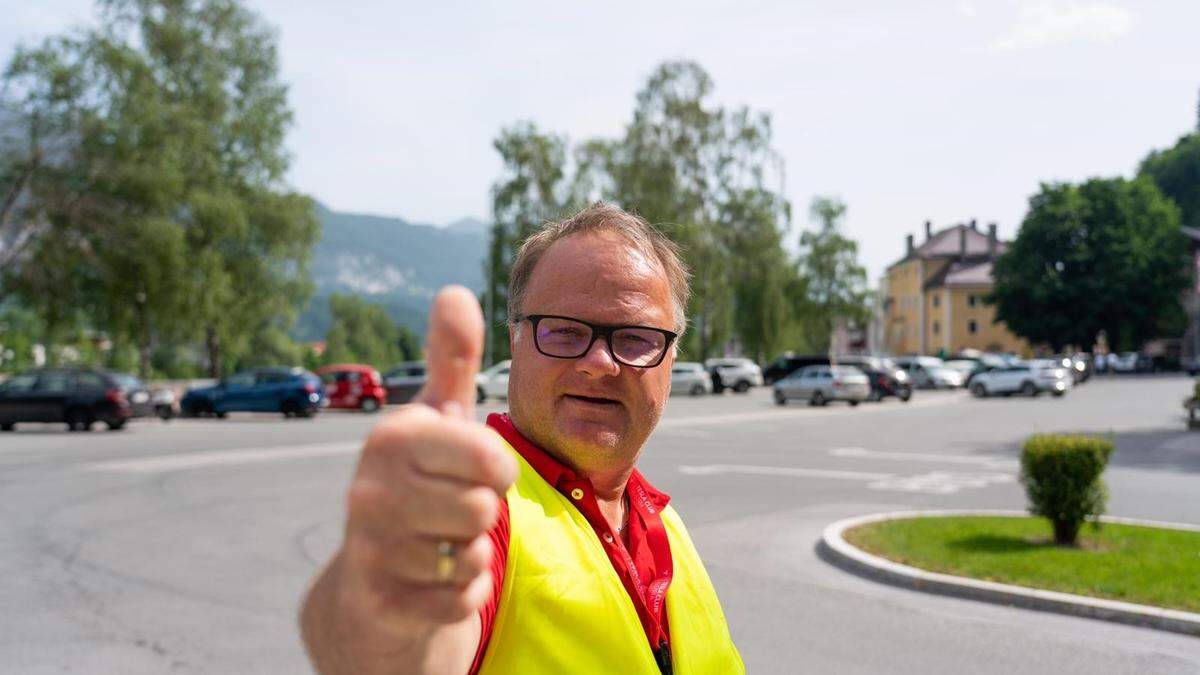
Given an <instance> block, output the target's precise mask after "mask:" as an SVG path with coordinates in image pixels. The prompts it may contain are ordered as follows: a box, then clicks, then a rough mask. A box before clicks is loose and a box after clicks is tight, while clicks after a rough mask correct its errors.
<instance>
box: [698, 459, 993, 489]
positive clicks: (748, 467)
mask: <svg viewBox="0 0 1200 675" xmlns="http://www.w3.org/2000/svg"><path fill="white" fill-rule="evenodd" d="M679 472H680V473H683V474H686V475H689V476H711V475H716V474H726V473H739V474H751V475H760V476H789V477H794V478H833V479H837V480H857V481H862V482H865V483H868V484H867V487H868V488H870V489H872V490H894V491H898V492H922V493H926V494H935V495H949V494H954V493H956V492H958V491H959V490H964V489H977V488H983V487H987V486H989V485H994V484H1000V483H1011V482H1013V481H1014V480H1015V478H1014V477H1013V476H1012V475H1011V474H1007V473H991V472H974V473H955V472H951V471H933V472H930V473H922V474H917V475H914V476H897V475H894V474H890V473H871V472H868V471H839V470H834V469H807V468H803V467H794V466H760V465H753V464H702V465H682V466H680V467H679Z"/></svg>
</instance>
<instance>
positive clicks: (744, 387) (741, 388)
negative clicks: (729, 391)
mask: <svg viewBox="0 0 1200 675" xmlns="http://www.w3.org/2000/svg"><path fill="white" fill-rule="evenodd" d="M733 391H734V392H735V393H738V394H744V393H746V392H748V391H750V383H749V382H747V381H745V380H741V381H740V382H738V383H737V384H735V385H733Z"/></svg>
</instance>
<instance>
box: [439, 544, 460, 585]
mask: <svg viewBox="0 0 1200 675" xmlns="http://www.w3.org/2000/svg"><path fill="white" fill-rule="evenodd" d="M437 555H438V558H437V567H436V568H435V569H434V577H436V578H437V580H438V582H439V583H444V582H447V581H450V580H451V579H453V578H454V572H455V570H456V569H458V559H457V558H455V557H454V543H453V542H450V541H446V540H445V539H443V540H442V541H439V542H438V545H437Z"/></svg>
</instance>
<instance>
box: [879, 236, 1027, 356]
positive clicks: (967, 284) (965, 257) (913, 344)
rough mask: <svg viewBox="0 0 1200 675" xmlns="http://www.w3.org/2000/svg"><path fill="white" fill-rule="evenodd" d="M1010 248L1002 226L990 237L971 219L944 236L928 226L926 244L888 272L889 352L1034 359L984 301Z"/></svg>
mask: <svg viewBox="0 0 1200 675" xmlns="http://www.w3.org/2000/svg"><path fill="white" fill-rule="evenodd" d="M1004 250H1005V244H1004V242H1001V241H999V240H998V239H997V238H996V225H995V224H994V223H993V224H991V225H988V231H987V233H986V234H984V233H983V232H980V231H979V229H978V227H977V226H976V224H975V221H971V223H970V224H969V225H954V226H952V227H948V228H946V229H944V230H940V231H938V232H933V231H932V225H931V224H930V222H929V221H926V222H925V243H923V244H921V245H920V246H915V245H914V242H913V236H912V235H911V234H910V235H908V246H907V252H906V254H905V256H904V258H902V259H901V260H900V261H899V262H897V263H895V264H893V265H892V266H891V267H889V268H888V269H887V273H886V275H885V277H884V282H883V307H882V309H883V316H882V317H881V318H882V320H883V326H882V328H883V330H882V333H883V335H882V336H881V337H882V342H883V345H882V346H883V348H884V350H885V351H887V352H889V353H891V354H945V355H952V354H957V353H958V352H959V351H961V350H963V349H978V350H980V351H988V352H1001V353H1010V352H1011V353H1016V354H1021V355H1026V356H1028V355H1030V354H1031V353H1032V350H1031V349H1030V347H1029V344H1028V343H1026V342H1025V341H1024V340H1022V339H1021V338H1018V337H1017V336H1015V335H1013V334H1012V333H1010V332H1009V331H1008V328H1007V327H1005V326H1004V324H1002V323H995V322H994V318H995V308H993V307H992V306H990V305H987V304H984V302H983V299H984V297H986V296H987V294H988V293H989V292H991V290H992V263H993V262H994V261H995V260H996V257H997V256H999V255H1000V254H1001V253H1003V252H1004Z"/></svg>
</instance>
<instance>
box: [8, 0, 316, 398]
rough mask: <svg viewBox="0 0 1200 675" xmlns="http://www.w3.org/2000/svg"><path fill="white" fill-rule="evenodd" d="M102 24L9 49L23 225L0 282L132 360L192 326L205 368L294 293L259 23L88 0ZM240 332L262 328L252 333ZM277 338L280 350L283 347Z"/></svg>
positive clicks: (279, 135)
mask: <svg viewBox="0 0 1200 675" xmlns="http://www.w3.org/2000/svg"><path fill="white" fill-rule="evenodd" d="M102 6H103V10H104V11H103V12H102V15H101V16H102V23H101V25H100V26H99V27H98V28H96V29H95V30H91V31H87V32H82V33H78V34H76V35H73V36H72V37H56V38H51V39H49V40H47V41H45V42H44V43H43V44H42V45H40V46H39V47H37V48H34V49H22V50H19V51H18V52H17V54H16V56H14V58H13V60H12V62H11V63H10V64H9V67H8V69H7V71H6V72H5V76H4V90H5V91H7V92H9V98H10V99H11V102H10V104H9V105H8V106H7V107H8V108H10V109H11V110H14V111H16V114H17V116H18V123H19V126H20V128H21V130H22V134H21V138H22V143H23V145H22V148H23V149H24V152H23V154H22V156H23V157H26V158H27V161H25V163H24V166H25V167H26V168H28V169H29V170H28V171H27V172H26V173H21V172H20V171H18V172H16V173H15V174H14V173H13V172H11V171H9V172H7V173H5V172H4V171H2V170H0V175H19V176H26V175H27V176H28V177H27V178H25V186H24V188H23V190H24V192H23V194H26V195H27V200H26V204H27V207H26V208H25V209H24V210H23V212H22V218H24V219H25V221H26V222H29V223H33V224H35V225H36V226H38V228H40V231H39V232H38V233H37V236H36V237H32V240H31V241H28V244H27V245H26V246H24V247H23V250H22V251H21V252H20V253H19V255H17V256H16V257H15V258H13V259H10V260H9V261H8V262H9V263H11V264H10V265H7V266H6V269H5V270H4V272H5V276H6V280H5V285H6V288H8V289H9V290H11V291H14V292H16V293H17V294H18V295H19V297H20V298H21V299H22V302H23V303H25V304H26V305H27V306H29V307H30V308H31V309H34V310H35V311H37V312H38V313H39V315H41V316H43V318H44V319H45V320H46V322H47V324H48V329H49V331H50V332H54V331H61V330H62V327H63V326H66V325H67V324H68V323H69V321H70V320H71V319H72V317H73V316H74V315H75V314H76V313H82V314H83V316H84V318H85V319H84V322H85V323H86V325H88V326H89V327H90V328H93V329H96V330H99V331H101V332H102V333H103V334H105V335H107V336H109V337H110V338H111V339H112V340H113V341H114V343H116V344H118V345H126V344H134V345H136V347H137V350H138V370H139V371H140V372H141V374H142V375H143V376H146V375H149V371H150V369H151V364H152V359H153V354H154V352H155V345H156V344H174V343H177V342H179V341H181V340H196V339H203V340H204V346H205V350H206V352H207V356H208V359H207V360H208V370H209V374H210V375H213V376H217V375H220V374H222V373H223V372H224V371H225V370H226V363H225V359H226V358H229V359H230V360H232V361H233V362H235V363H236V362H239V361H244V360H246V359H247V358H253V357H251V356H250V355H251V354H256V352H255V351H254V349H255V348H256V347H262V346H264V344H265V345H268V346H269V345H275V346H279V345H277V344H276V343H277V342H278V340H276V338H275V337H274V334H273V333H272V332H271V331H277V330H278V329H279V328H280V325H281V324H283V325H288V324H290V321H291V320H292V319H293V318H294V314H295V311H296V307H297V306H298V305H299V304H300V303H302V302H303V301H304V299H305V297H306V295H307V293H308V281H307V274H306V270H305V266H306V263H307V259H308V255H309V250H310V249H311V247H312V244H313V242H314V241H315V240H316V238H317V236H318V235H319V229H318V226H317V224H316V221H315V219H314V217H313V214H312V210H313V208H312V203H311V201H310V200H309V199H308V198H306V197H303V196H301V195H296V194H292V193H289V192H287V191H286V190H285V189H284V188H283V182H282V181H283V174H284V171H285V169H286V167H287V154H286V152H285V151H284V148H283V137H284V134H285V131H286V129H287V127H288V126H289V124H290V121H291V113H290V111H289V110H288V108H287V100H286V93H287V91H286V87H285V86H284V85H283V84H282V83H281V82H280V81H279V79H278V64H277V58H276V52H275V40H274V36H273V34H272V32H271V31H270V30H269V29H268V28H266V27H265V26H263V25H262V24H261V23H260V22H259V20H258V19H257V17H256V16H255V15H254V14H252V13H250V12H249V11H247V10H245V9H244V8H243V7H242V6H241V5H240V3H239V2H237V0H182V1H179V0H104V1H103V2H102ZM256 331H267V332H266V333H265V334H258V333H256ZM285 351H286V350H285Z"/></svg>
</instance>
